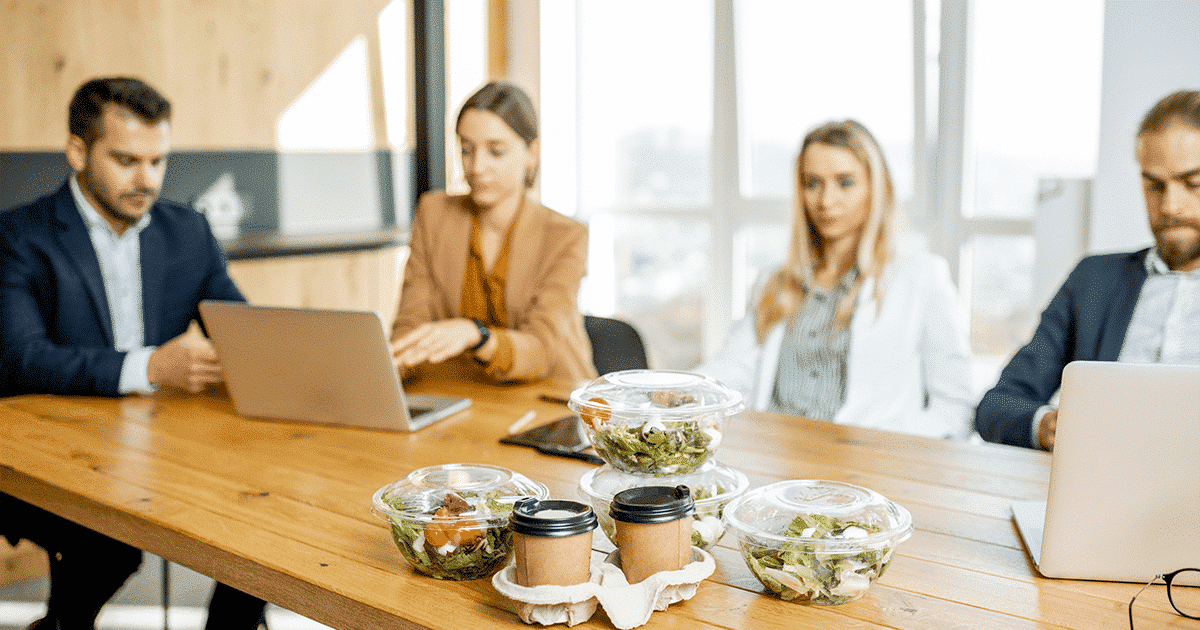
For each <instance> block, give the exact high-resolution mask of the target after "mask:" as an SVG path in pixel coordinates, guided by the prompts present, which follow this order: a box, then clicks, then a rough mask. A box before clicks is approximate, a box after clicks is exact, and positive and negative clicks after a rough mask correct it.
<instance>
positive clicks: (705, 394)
mask: <svg viewBox="0 0 1200 630" xmlns="http://www.w3.org/2000/svg"><path fill="white" fill-rule="evenodd" d="M569 407H570V408H571V410H572V411H574V412H576V413H577V414H579V417H580V418H581V419H582V420H583V425H584V427H585V430H586V431H587V434H588V438H589V439H590V440H591V442H592V446H593V447H595V449H596V452H597V453H598V454H599V455H600V457H601V458H603V459H604V461H605V462H606V463H605V465H604V466H601V467H600V468H598V469H596V470H592V471H589V472H588V473H587V474H585V475H584V476H583V477H582V478H581V479H580V482H579V485H580V489H581V490H582V491H583V492H584V494H586V495H587V496H588V498H589V500H590V501H591V503H592V509H593V510H594V511H595V512H596V515H597V517H598V518H599V520H600V526H601V528H602V529H603V530H604V533H605V534H606V535H607V536H608V537H609V539H610V540H612V541H613V542H614V543H615V542H616V540H615V535H614V530H615V528H614V526H613V521H612V519H611V517H610V516H609V514H610V504H611V503H612V498H613V496H615V495H616V494H617V493H618V492H621V491H622V490H627V489H629V488H637V487H646V486H668V487H676V486H680V485H683V486H687V487H688V489H689V490H690V491H691V493H692V497H693V499H695V503H696V512H695V514H694V515H693V517H692V518H693V520H692V544H694V545H695V546H697V547H700V548H701V549H704V550H708V549H709V548H711V547H712V546H713V545H715V544H716V543H717V541H718V540H720V538H721V535H722V534H723V533H724V531H725V521H724V519H723V510H724V507H725V505H726V504H728V503H729V502H730V501H732V500H733V499H735V498H737V497H738V496H740V495H741V494H743V493H744V492H745V491H746V489H747V487H748V486H749V482H748V480H747V478H746V475H744V474H742V473H741V472H739V471H737V470H734V469H733V468H730V467H729V466H726V465H724V464H721V463H720V462H718V461H717V460H716V459H715V454H716V451H717V448H718V447H719V446H720V444H721V441H722V440H723V438H724V436H725V430H726V427H727V426H728V423H729V418H730V417H732V416H734V415H736V414H737V413H739V412H741V411H742V409H743V408H744V406H743V404H742V396H741V394H739V393H738V392H735V391H733V390H732V389H729V388H728V387H726V386H725V385H722V384H721V383H720V382H718V381H715V380H713V379H711V378H708V377H705V376H701V375H698V374H691V373H688V372H675V371H667V370H626V371H622V372H612V373H609V374H605V375H604V376H601V377H600V378H597V379H595V380H593V381H592V382H591V383H589V384H588V385H587V386H585V387H583V388H581V389H578V390H575V391H574V392H572V393H571V400H570V403H569Z"/></svg>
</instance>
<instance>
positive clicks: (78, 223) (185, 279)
mask: <svg viewBox="0 0 1200 630" xmlns="http://www.w3.org/2000/svg"><path fill="white" fill-rule="evenodd" d="M150 217H151V218H150V223H149V224H148V225H147V226H146V228H145V229H144V230H142V232H141V235H140V246H141V263H142V268H141V272H142V314H143V321H144V327H145V340H146V341H145V342H146V345H147V346H159V345H162V344H163V343H165V342H167V341H169V340H170V339H172V338H173V337H176V336H178V335H180V334H182V333H183V332H184V331H186V330H187V327H188V324H189V323H190V322H191V321H192V320H197V321H199V319H200V313H199V310H198V305H199V303H200V300H203V299H219V300H240V301H245V298H243V297H242V294H241V292H240V291H238V288H237V285H235V284H234V282H233V280H232V279H231V278H230V277H229V274H228V272H227V270H226V265H225V254H224V253H223V252H222V250H221V247H220V244H219V243H217V240H216V238H215V237H214V236H213V234H212V230H210V229H209V226H208V221H207V220H206V219H205V218H204V216H203V215H201V214H200V213H198V212H196V211H195V210H192V209H190V208H187V207H184V206H180V205H177V204H174V203H170V202H167V201H158V202H156V203H155V204H154V206H153V207H152V208H151V209H150ZM124 358H125V353H124V352H118V351H117V350H115V349H114V348H113V332H112V320H111V318H110V315H109V311H108V299H107V297H106V295H105V292H104V280H103V278H102V277H101V275H100V264H99V263H98V262H97V259H96V252H95V249H94V248H93V247H92V241H91V238H90V237H89V236H88V230H87V226H86V225H85V224H84V221H83V217H82V216H81V215H80V214H79V209H78V208H77V207H76V206H75V200H74V198H73V197H72V195H71V189H70V187H69V185H68V184H66V183H64V184H63V186H62V187H61V188H59V189H58V192H56V193H54V194H52V195H48V196H45V197H42V198H41V199H38V200H37V201H34V202H33V203H31V204H29V205H27V206H22V207H19V208H14V209H12V210H9V211H6V212H4V213H0V396H11V395H14V394H22V393H45V394H78V395H92V396H95V395H101V396H116V395H118V394H119V391H118V384H119V381H120V376H121V364H122V362H123V361H124Z"/></svg>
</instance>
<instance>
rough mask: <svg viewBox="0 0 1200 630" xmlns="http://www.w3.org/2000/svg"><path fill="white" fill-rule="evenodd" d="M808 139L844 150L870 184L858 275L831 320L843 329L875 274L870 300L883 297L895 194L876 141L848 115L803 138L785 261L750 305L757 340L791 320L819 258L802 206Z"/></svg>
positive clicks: (818, 241)
mask: <svg viewBox="0 0 1200 630" xmlns="http://www.w3.org/2000/svg"><path fill="white" fill-rule="evenodd" d="M813 144H825V145H830V146H835V147H840V148H843V149H846V150H848V151H850V153H852V154H853V155H854V157H856V158H858V160H859V162H861V163H862V164H863V165H864V166H865V167H866V169H867V176H868V177H869V178H870V185H871V208H870V212H869V214H868V216H867V222H866V224H865V225H864V226H863V231H862V234H861V235H860V237H859V241H858V251H857V261H856V262H857V267H858V277H857V278H856V279H855V281H854V284H853V285H851V287H850V290H849V292H847V294H846V297H845V298H843V299H842V302H841V303H840V304H838V309H837V312H835V313H834V317H833V324H834V325H836V326H838V327H841V328H845V327H846V326H849V325H850V318H851V316H852V315H853V314H854V305H855V302H856V301H857V300H858V293H859V291H860V289H861V288H862V285H863V282H864V281H865V280H866V279H867V278H874V279H875V292H874V295H875V299H876V302H877V303H881V302H882V300H883V292H882V286H881V283H880V282H879V276H880V274H881V273H882V272H883V268H884V266H886V265H887V263H888V261H889V260H890V259H891V256H892V222H893V220H894V216H895V214H896V200H895V193H894V191H893V187H892V176H891V174H889V172H888V168H887V163H886V162H885V161H884V159H883V152H882V151H881V150H880V149H879V143H878V142H876V141H875V138H874V136H872V135H871V132H869V131H867V128H866V127H864V126H862V124H860V123H858V122H857V121H854V120H844V121H830V122H827V123H825V124H823V125H820V126H819V127H816V128H815V129H813V130H812V131H810V132H808V135H806V136H805V137H804V142H802V143H801V144H800V154H799V155H798V156H797V157H796V167H795V177H796V181H795V186H796V194H795V204H796V212H795V215H796V219H795V221H794V222H793V224H792V241H791V246H790V247H789V250H788V259H787V262H785V263H784V264H783V266H782V267H780V268H779V269H778V270H777V271H776V272H775V273H774V274H773V275H772V276H771V278H770V279H769V280H768V281H767V284H766V286H765V287H764V288H763V292H762V296H761V297H760V298H759V302H758V308H757V309H755V322H754V323H755V330H756V332H757V333H758V340H759V342H762V341H763V340H764V339H765V338H766V336H767V333H768V332H770V331H771V328H773V327H774V326H775V324H777V323H779V322H780V321H786V320H789V319H791V318H792V317H793V316H794V315H795V314H796V312H797V311H799V310H800V306H801V305H802V304H803V303H804V298H805V295H806V294H807V289H806V288H805V282H806V280H809V279H811V278H812V274H813V266H814V262H815V261H816V260H817V259H819V257H820V256H821V253H822V251H821V250H822V247H823V245H824V243H823V242H822V240H821V236H820V234H819V233H818V232H817V230H816V228H815V227H814V226H813V225H812V222H811V221H810V220H809V218H808V212H807V211H806V209H805V207H804V194H803V181H802V179H803V175H804V174H803V168H804V154H805V152H806V151H807V150H808V147H809V146H811V145H813Z"/></svg>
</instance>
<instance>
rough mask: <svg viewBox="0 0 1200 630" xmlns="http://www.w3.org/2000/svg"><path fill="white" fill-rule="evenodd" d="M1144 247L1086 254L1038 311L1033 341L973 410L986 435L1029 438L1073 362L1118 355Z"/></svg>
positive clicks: (1142, 276) (1026, 441) (1011, 440)
mask: <svg viewBox="0 0 1200 630" xmlns="http://www.w3.org/2000/svg"><path fill="white" fill-rule="evenodd" d="M1149 251H1150V250H1149V249H1143V250H1142V251H1139V252H1132V253H1124V254H1106V255H1101V256H1089V257H1087V258H1084V259H1083V260H1082V261H1080V263H1079V265H1078V266H1076V267H1075V269H1074V270H1073V271H1072V272H1071V275H1069V276H1068V277H1067V281H1066V282H1064V283H1063V285H1062V288H1060V289H1059V290H1058V293H1057V294H1056V295H1055V296H1054V299H1053V300H1051V301H1050V306H1047V307H1046V310H1045V311H1044V312H1043V313H1042V320H1041V322H1040V323H1039V324H1038V327H1037V331H1036V332H1035V333H1034V334H1033V340H1032V341H1030V342H1029V344H1028V345H1026V346H1025V347H1024V348H1021V349H1020V350H1019V351H1018V352H1017V354H1016V355H1015V356H1013V358H1012V360H1011V361H1009V363H1008V366H1007V367H1005V368H1004V371H1003V372H1001V373H1000V381H999V382H998V383H997V384H996V386H995V387H994V388H992V390H991V391H989V392H988V393H987V394H985V395H984V396H983V400H982V401H980V403H979V407H978V408H977V409H976V411H975V429H976V430H978V431H979V434H980V435H981V436H983V439H985V440H988V441H989V442H1003V443H1005V444H1013V445H1016V446H1033V445H1032V444H1031V443H1030V425H1031V424H1032V423H1033V415H1034V413H1035V412H1036V411H1037V410H1038V408H1039V407H1041V406H1042V405H1044V404H1046V403H1047V402H1049V400H1050V397H1051V396H1053V395H1054V392H1055V391H1057V390H1058V387H1059V385H1060V384H1061V382H1062V371H1063V368H1064V367H1066V365H1067V364H1068V363H1070V362H1071V361H1116V360H1117V357H1118V356H1119V355H1120V354H1121V345H1122V344H1124V343H1125V332H1126V331H1127V330H1128V329H1129V320H1130V319H1132V318H1133V307H1134V306H1135V305H1136V304H1137V301H1138V296H1139V295H1140V294H1141V291H1142V284H1144V283H1145V281H1146V254H1147V253H1148V252H1149Z"/></svg>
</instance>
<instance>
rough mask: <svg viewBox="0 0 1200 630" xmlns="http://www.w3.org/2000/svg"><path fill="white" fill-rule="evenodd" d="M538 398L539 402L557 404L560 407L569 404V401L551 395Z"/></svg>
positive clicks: (539, 395)
mask: <svg viewBox="0 0 1200 630" xmlns="http://www.w3.org/2000/svg"><path fill="white" fill-rule="evenodd" d="M538 398H539V399H541V400H544V401H546V402H552V403H558V404H560V405H565V404H567V403H569V402H571V401H570V400H568V399H566V398H563V397H562V396H555V395H553V394H538Z"/></svg>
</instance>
